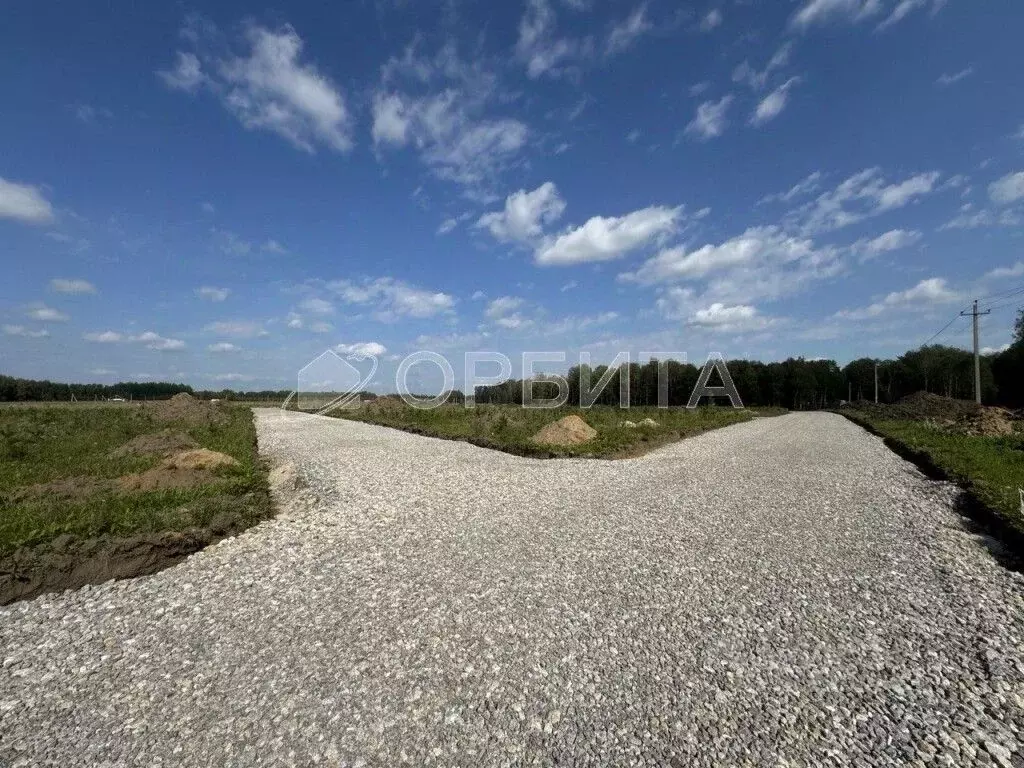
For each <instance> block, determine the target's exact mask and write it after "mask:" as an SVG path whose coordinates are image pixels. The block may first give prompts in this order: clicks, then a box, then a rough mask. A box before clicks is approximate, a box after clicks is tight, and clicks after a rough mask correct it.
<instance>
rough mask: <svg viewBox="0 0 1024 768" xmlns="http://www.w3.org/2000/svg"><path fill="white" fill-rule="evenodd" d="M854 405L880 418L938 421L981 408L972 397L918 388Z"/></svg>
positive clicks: (939, 422)
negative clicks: (887, 399)
mask: <svg viewBox="0 0 1024 768" xmlns="http://www.w3.org/2000/svg"><path fill="white" fill-rule="evenodd" d="M852 407H853V408H855V409H856V410H858V411H863V412H864V413H866V414H869V415H871V416H873V417H875V418H879V419H896V420H899V421H903V420H906V421H933V422H936V423H938V424H942V423H944V422H949V423H952V422H955V421H957V420H959V419H962V418H970V417H972V416H977V415H978V412H979V411H980V410H981V408H980V406H979V405H978V404H977V403H974V402H971V401H970V400H954V399H953V398H951V397H943V396H942V395H934V394H932V393H930V392H915V393H914V394H912V395H907V396H906V397H904V398H902V399H900V400H897V401H896V402H895V403H890V404H885V403H877V404H876V403H872V402H858V403H853V406H852Z"/></svg>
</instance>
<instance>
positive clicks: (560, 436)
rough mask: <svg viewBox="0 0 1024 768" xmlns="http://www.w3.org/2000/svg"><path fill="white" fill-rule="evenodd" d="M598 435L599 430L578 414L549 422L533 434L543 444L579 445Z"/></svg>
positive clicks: (536, 441)
mask: <svg viewBox="0 0 1024 768" xmlns="http://www.w3.org/2000/svg"><path fill="white" fill-rule="evenodd" d="M595 437H597V430H596V429H594V428H593V427H592V426H590V425H589V424H587V422H585V421H584V420H583V419H581V418H580V417H579V416H577V415H576V414H572V415H571V416H566V417H565V418H564V419H559V420H558V421H556V422H554V423H552V424H548V425H547V426H546V427H544V429H542V430H541V431H540V432H538V433H537V434H536V435H534V436H533V442H535V443H540V444H541V445H579V444H580V443H585V442H587V441H588V440H593V439H594V438H595Z"/></svg>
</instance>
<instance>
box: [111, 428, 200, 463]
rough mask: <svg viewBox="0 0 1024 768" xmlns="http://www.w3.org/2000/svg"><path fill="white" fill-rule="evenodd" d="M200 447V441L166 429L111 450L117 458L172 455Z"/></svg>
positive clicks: (112, 455)
mask: <svg viewBox="0 0 1024 768" xmlns="http://www.w3.org/2000/svg"><path fill="white" fill-rule="evenodd" d="M198 447H199V443H197V442H196V441H195V440H193V439H192V438H191V437H189V436H188V435H186V434H183V433H181V432H174V431H173V430H170V429H165V430H163V431H162V432H154V433H152V434H149V435H139V436H138V437H133V438H132V439H131V440H129V441H128V442H127V443H125V444H124V445H122V446H121V447H120V448H117V449H115V450H113V451H111V453H110V456H111V457H112V458H115V459H117V458H121V457H124V456H172V455H173V454H175V453H180V452H181V451H187V450H190V449H192V448H198Z"/></svg>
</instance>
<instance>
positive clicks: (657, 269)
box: [619, 227, 820, 285]
mask: <svg viewBox="0 0 1024 768" xmlns="http://www.w3.org/2000/svg"><path fill="white" fill-rule="evenodd" d="M819 253H820V252H819V251H818V250H816V249H815V247H814V243H812V242H811V241H810V240H808V239H803V238H797V237H792V236H790V235H787V234H786V233H784V232H783V231H782V230H780V229H779V228H777V227H754V228H752V229H748V230H747V231H746V232H744V233H743V234H742V235H739V236H737V237H733V238H730V239H729V240H726V241H724V242H722V243H720V244H718V245H714V244H710V243H709V244H707V245H704V246H702V247H700V248H698V249H697V250H694V251H688V250H687V249H686V248H685V247H684V246H677V247H674V248H668V249H666V250H663V251H661V253H659V254H657V255H656V256H654V257H652V258H650V259H648V260H647V261H646V262H644V263H643V264H642V265H641V266H640V268H639V269H637V270H636V271H634V272H625V273H623V274H622V275H620V276H619V277H620V279H621V280H623V281H626V282H635V283H640V284H642V285H652V284H655V283H664V282H673V281H680V280H698V279H702V278H705V277H707V276H708V275H710V274H712V273H715V272H723V271H726V270H731V269H735V268H737V267H744V268H750V267H753V266H755V265H757V264H766V263H770V264H772V265H775V266H780V267H781V266H783V265H785V264H787V263H791V262H797V261H801V260H808V259H813V258H814V257H815V256H817V255H819Z"/></svg>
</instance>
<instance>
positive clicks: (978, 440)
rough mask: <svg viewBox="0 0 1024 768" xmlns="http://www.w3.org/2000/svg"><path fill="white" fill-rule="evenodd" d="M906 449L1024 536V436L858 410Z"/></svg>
mask: <svg viewBox="0 0 1024 768" xmlns="http://www.w3.org/2000/svg"><path fill="white" fill-rule="evenodd" d="M852 415H853V416H854V420H855V421H859V422H862V423H864V424H866V425H868V426H869V427H870V428H872V429H873V430H874V431H875V432H877V433H878V434H879V435H881V436H882V437H884V438H887V439H888V440H889V441H891V443H893V444H895V445H894V447H897V448H898V449H900V450H901V452H902V453H906V454H908V455H909V456H910V457H912V458H915V459H917V460H919V461H923V462H924V463H925V464H928V465H930V466H931V467H934V468H936V469H938V470H939V471H940V472H941V473H942V474H944V475H945V476H947V477H948V478H949V479H950V480H951V481H953V482H955V483H957V484H958V485H961V486H962V487H963V488H964V489H966V490H967V491H968V492H969V493H971V494H972V495H973V496H974V497H975V499H976V500H977V501H979V502H981V503H982V504H983V505H984V506H985V507H987V508H988V509H989V510H991V511H992V512H993V513H995V514H997V515H998V516H999V518H1000V519H1001V520H1002V521H1004V522H1005V523H1006V524H1007V525H1009V526H1010V527H1011V528H1012V529H1013V530H1015V531H1017V532H1018V533H1021V534H1024V518H1022V517H1021V514H1020V494H1019V491H1018V488H1024V434H1022V433H1019V432H1016V433H1014V434H1012V435H1006V436H1001V437H982V436H976V435H966V434H960V433H958V432H956V431H955V430H951V429H944V428H942V427H939V426H937V425H935V424H932V423H929V422H927V421H912V420H906V419H903V420H895V419H885V418H877V417H868V416H865V415H864V414H859V413H856V412H855V413H854V414H852Z"/></svg>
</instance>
